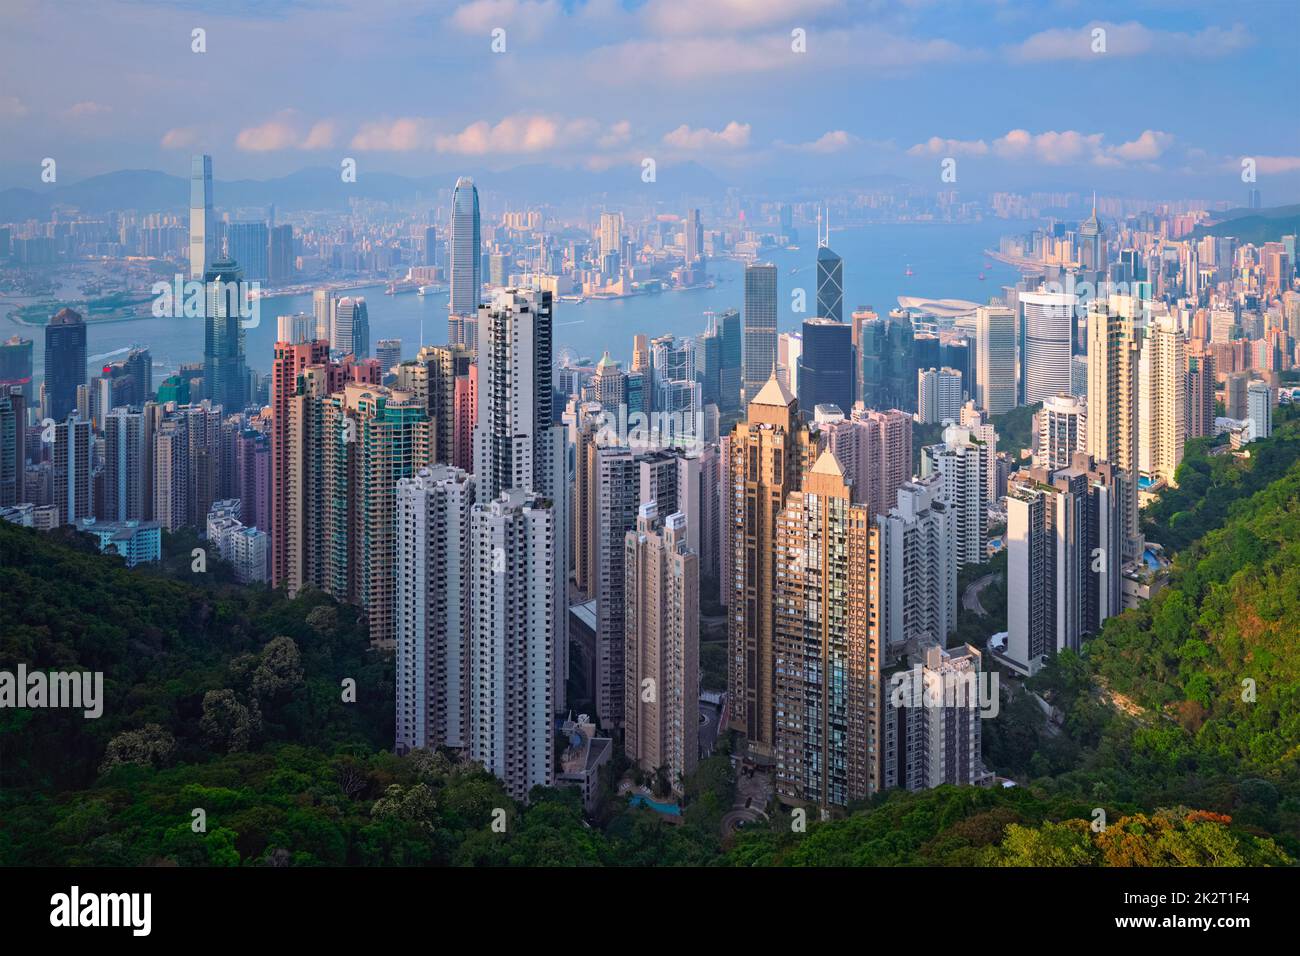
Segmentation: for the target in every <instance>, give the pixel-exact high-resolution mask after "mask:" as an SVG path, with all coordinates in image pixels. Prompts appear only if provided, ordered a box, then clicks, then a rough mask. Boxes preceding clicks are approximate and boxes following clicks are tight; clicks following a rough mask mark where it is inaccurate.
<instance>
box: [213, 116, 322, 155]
mask: <svg viewBox="0 0 1300 956" xmlns="http://www.w3.org/2000/svg"><path fill="white" fill-rule="evenodd" d="M336 133H337V124H336V123H335V122H334V121H333V120H328V119H326V120H318V121H317V122H315V123H313V124H312V125H311V126H310V128H308V127H307V125H306V123H305V121H304V120H303V118H302V117H301V116H300V115H299V114H298V113H297V112H296V111H294V110H283V111H281V112H280V113H277V114H276V115H275V116H273V117H271V119H269V120H267V121H266V122H265V123H261V124H259V125H257V126H248V127H245V128H244V129H241V130H240V131H239V132H238V133H237V134H236V136H235V147H236V148H237V149H240V150H242V151H243V152H246V153H272V152H277V151H279V150H285V149H328V148H329V147H331V146H333V145H334V137H335V134H336Z"/></svg>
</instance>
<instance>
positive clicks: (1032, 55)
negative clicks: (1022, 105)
mask: <svg viewBox="0 0 1300 956" xmlns="http://www.w3.org/2000/svg"><path fill="white" fill-rule="evenodd" d="M1094 29H1103V30H1105V31H1106V34H1105V36H1106V51H1105V53H1097V52H1094V51H1093V38H1092V34H1093V30H1094ZM1252 42H1253V40H1252V37H1251V35H1250V32H1249V31H1248V30H1247V29H1246V28H1245V26H1243V25H1242V24H1240V23H1237V24H1233V26H1231V27H1229V28H1227V29H1224V28H1223V27H1206V28H1205V29H1204V30H1201V31H1200V32H1199V33H1174V32H1170V31H1164V30H1152V29H1150V28H1149V27H1145V26H1143V25H1142V24H1141V23H1137V22H1135V21H1130V22H1128V23H1108V22H1106V21H1102V20H1094V21H1093V22H1092V23H1089V24H1087V25H1086V26H1082V27H1079V28H1077V29H1067V28H1057V29H1053V30H1044V31H1042V32H1041V33H1035V34H1034V35H1032V36H1030V37H1028V38H1027V39H1025V40H1024V41H1022V42H1021V43H1018V44H1016V45H1015V46H1013V47H1011V48H1010V50H1009V52H1010V54H1011V56H1012V57H1013V58H1014V59H1017V60H1022V61H1026V62H1037V61H1041V60H1095V61H1097V62H1098V63H1105V62H1106V58H1107V57H1125V56H1144V55H1147V54H1157V55H1159V56H1160V57H1161V58H1162V59H1163V58H1167V57H1198V58H1213V57H1221V56H1228V55H1229V54H1232V53H1235V52H1237V51H1238V50H1242V49H1244V48H1246V47H1247V46H1249V45H1250V44H1251V43H1252Z"/></svg>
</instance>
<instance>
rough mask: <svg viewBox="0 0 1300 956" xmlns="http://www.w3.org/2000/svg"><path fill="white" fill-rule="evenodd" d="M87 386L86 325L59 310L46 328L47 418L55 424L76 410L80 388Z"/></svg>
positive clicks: (79, 316)
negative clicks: (80, 386)
mask: <svg viewBox="0 0 1300 956" xmlns="http://www.w3.org/2000/svg"><path fill="white" fill-rule="evenodd" d="M85 384H86V323H85V322H83V321H81V315H80V314H79V313H77V312H73V311H72V310H71V309H60V310H59V311H58V313H57V314H56V315H55V316H54V318H52V319H50V321H49V324H48V325H46V326H45V414H46V416H48V417H49V418H52V419H54V420H55V421H56V422H61V421H63V420H64V419H65V418H67V417H68V412H70V411H72V410H73V409H75V408H76V407H77V387H78V386H79V385H85Z"/></svg>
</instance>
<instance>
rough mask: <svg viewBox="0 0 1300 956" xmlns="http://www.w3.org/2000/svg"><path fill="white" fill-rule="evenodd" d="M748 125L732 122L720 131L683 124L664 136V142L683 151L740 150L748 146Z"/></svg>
mask: <svg viewBox="0 0 1300 956" xmlns="http://www.w3.org/2000/svg"><path fill="white" fill-rule="evenodd" d="M749 130H750V126H749V124H748V123H738V122H736V121H735V120H732V121H731V122H730V123H728V124H727V125H726V126H724V127H723V128H722V129H720V130H711V129H708V128H706V127H703V126H702V127H700V128H699V129H692V128H691V127H689V126H687V125H686V124H685V123H683V124H682V125H681V126H679V127H677V128H676V129H675V130H673V131H672V132H670V133H665V134H664V142H665V143H666V144H668V145H669V146H673V147H675V148H677V149H685V150H692V151H696V150H709V149H741V148H743V147H745V146H748V145H749Z"/></svg>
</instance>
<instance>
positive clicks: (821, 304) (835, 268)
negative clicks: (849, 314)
mask: <svg viewBox="0 0 1300 956" xmlns="http://www.w3.org/2000/svg"><path fill="white" fill-rule="evenodd" d="M817 315H818V316H819V317H820V318H824V319H834V320H835V321H836V322H843V321H844V260H843V259H841V258H840V257H839V256H838V255H836V254H835V253H834V252H832V251H831V247H830V246H829V245H826V244H825V243H823V244H821V245H819V246H818V247H817Z"/></svg>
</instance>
